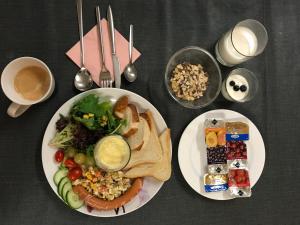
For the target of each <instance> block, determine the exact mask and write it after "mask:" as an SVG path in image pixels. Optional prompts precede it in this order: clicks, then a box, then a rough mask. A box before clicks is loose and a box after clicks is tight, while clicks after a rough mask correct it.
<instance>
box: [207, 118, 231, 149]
mask: <svg viewBox="0 0 300 225" xmlns="http://www.w3.org/2000/svg"><path fill="white" fill-rule="evenodd" d="M204 128H205V143H206V145H207V148H215V147H217V146H225V145H226V139H225V135H226V129H225V122H224V121H223V120H217V119H206V120H205V122H204Z"/></svg>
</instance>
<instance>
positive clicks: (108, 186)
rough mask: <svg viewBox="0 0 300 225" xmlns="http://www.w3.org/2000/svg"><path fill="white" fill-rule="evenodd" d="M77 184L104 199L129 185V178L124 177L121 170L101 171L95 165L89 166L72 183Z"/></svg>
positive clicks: (124, 190)
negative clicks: (80, 176)
mask: <svg viewBox="0 0 300 225" xmlns="http://www.w3.org/2000/svg"><path fill="white" fill-rule="evenodd" d="M79 184H80V185H82V186H83V187H84V188H85V189H86V190H87V191H88V192H89V193H91V194H93V195H95V196H97V197H99V198H102V199H105V200H113V199H115V198H117V197H119V196H120V195H122V194H123V193H124V192H126V191H127V190H128V188H130V187H131V182H130V179H128V178H126V177H124V173H123V172H122V171H116V172H101V171H100V170H99V169H97V168H95V167H89V168H88V169H87V170H85V171H84V172H83V174H82V178H80V179H77V180H75V181H74V182H73V185H79Z"/></svg>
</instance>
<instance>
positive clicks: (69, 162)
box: [64, 158, 78, 169]
mask: <svg viewBox="0 0 300 225" xmlns="http://www.w3.org/2000/svg"><path fill="white" fill-rule="evenodd" d="M64 164H65V166H66V167H67V168H68V169H72V168H75V167H78V164H77V163H76V162H75V161H74V159H73V158H69V159H66V160H65V162H64Z"/></svg>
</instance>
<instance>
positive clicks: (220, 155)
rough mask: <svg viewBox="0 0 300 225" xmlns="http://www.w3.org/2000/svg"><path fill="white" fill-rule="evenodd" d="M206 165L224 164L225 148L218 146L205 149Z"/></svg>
mask: <svg viewBox="0 0 300 225" xmlns="http://www.w3.org/2000/svg"><path fill="white" fill-rule="evenodd" d="M206 152H207V164H208V165H210V164H226V162H227V156H226V153H227V152H226V147H224V146H219V147H215V148H207V149H206Z"/></svg>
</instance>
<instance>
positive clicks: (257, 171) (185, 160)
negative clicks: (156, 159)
mask: <svg viewBox="0 0 300 225" xmlns="http://www.w3.org/2000/svg"><path fill="white" fill-rule="evenodd" d="M213 118H218V119H224V120H226V119H239V118H243V120H245V119H246V120H247V121H248V124H249V141H248V143H247V157H248V166H249V173H250V174H249V175H250V183H251V187H253V186H254V185H255V184H256V182H257V181H258V179H259V177H260V175H261V173H262V171H263V168H264V164H265V145H264V141H263V139H262V136H261V134H260V132H259V130H258V129H257V127H256V126H255V125H254V124H253V123H252V122H251V120H249V119H248V118H246V117H245V116H244V115H242V114H240V113H238V112H234V111H231V110H225V109H218V110H212V111H209V112H206V113H203V114H201V115H200V116H198V117H196V118H195V119H194V120H193V121H192V122H191V123H190V124H189V125H188V126H187V127H186V129H185V130H184V132H183V134H182V136H181V139H180V142H179V147H178V161H179V166H180V170H181V172H182V174H183V176H184V178H185V180H186V182H187V183H188V184H189V185H190V186H191V187H192V188H193V189H194V190H195V191H196V192H197V193H199V194H200V195H203V196H205V197H207V198H210V199H215V200H229V199H232V197H231V196H230V195H229V193H228V192H227V191H223V192H209V193H208V192H205V190H204V182H203V175H204V174H205V173H207V156H206V145H205V140H204V139H205V138H204V121H205V119H213Z"/></svg>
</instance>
